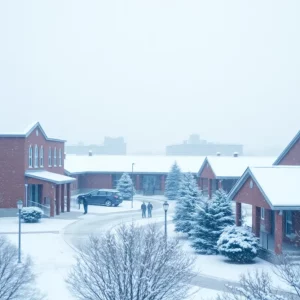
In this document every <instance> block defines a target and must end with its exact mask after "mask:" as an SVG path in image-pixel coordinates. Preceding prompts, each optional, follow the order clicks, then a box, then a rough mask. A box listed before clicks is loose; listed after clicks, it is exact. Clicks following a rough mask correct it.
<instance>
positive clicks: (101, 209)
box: [73, 200, 141, 214]
mask: <svg viewBox="0 0 300 300" xmlns="http://www.w3.org/2000/svg"><path fill="white" fill-rule="evenodd" d="M74 207H75V206H74ZM77 209H78V204H77ZM140 209H141V202H140V201H136V200H134V201H133V208H131V201H127V200H126V201H123V202H122V203H121V204H120V205H119V206H117V207H106V206H97V205H89V206H88V213H93V214H108V213H117V212H124V211H130V210H131V211H137V210H140ZM73 211H76V208H73ZM80 211H82V212H83V205H80Z"/></svg>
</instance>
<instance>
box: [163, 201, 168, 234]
mask: <svg viewBox="0 0 300 300" xmlns="http://www.w3.org/2000/svg"><path fill="white" fill-rule="evenodd" d="M163 208H164V211H165V238H166V240H167V212H168V208H169V203H168V201H165V202H164V204H163Z"/></svg>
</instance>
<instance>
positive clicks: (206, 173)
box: [199, 162, 216, 179]
mask: <svg viewBox="0 0 300 300" xmlns="http://www.w3.org/2000/svg"><path fill="white" fill-rule="evenodd" d="M199 177H200V178H209V179H215V178H216V176H215V174H214V172H213V170H212V168H211V166H210V164H209V163H208V162H207V163H206V165H205V167H204V168H203V170H202V172H201V173H200V174H199Z"/></svg>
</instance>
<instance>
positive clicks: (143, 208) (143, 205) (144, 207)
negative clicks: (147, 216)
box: [141, 203, 147, 211]
mask: <svg viewBox="0 0 300 300" xmlns="http://www.w3.org/2000/svg"><path fill="white" fill-rule="evenodd" d="M146 208H147V206H146V204H145V203H143V204H142V205H141V209H142V211H146Z"/></svg>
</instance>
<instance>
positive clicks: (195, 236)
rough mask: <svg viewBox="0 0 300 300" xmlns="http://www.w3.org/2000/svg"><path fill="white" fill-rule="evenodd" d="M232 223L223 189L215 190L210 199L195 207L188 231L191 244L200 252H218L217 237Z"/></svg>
mask: <svg viewBox="0 0 300 300" xmlns="http://www.w3.org/2000/svg"><path fill="white" fill-rule="evenodd" d="M233 224H234V218H233V213H232V208H231V203H230V201H229V200H228V198H227V195H226V194H225V193H224V192H223V191H217V192H216V194H215V195H214V197H213V199H212V200H208V199H206V200H205V201H203V203H202V204H200V205H198V206H197V208H196V213H195V214H194V221H193V229H192V230H191V232H190V236H191V239H192V246H193V247H194V248H195V249H196V252H198V253H200V254H216V253H218V249H217V242H218V239H219V238H220V236H221V234H222V232H223V231H224V229H225V228H226V227H227V226H229V225H233Z"/></svg>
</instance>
